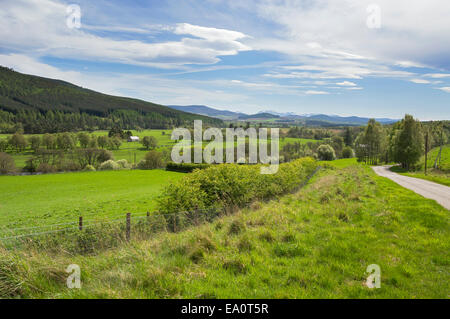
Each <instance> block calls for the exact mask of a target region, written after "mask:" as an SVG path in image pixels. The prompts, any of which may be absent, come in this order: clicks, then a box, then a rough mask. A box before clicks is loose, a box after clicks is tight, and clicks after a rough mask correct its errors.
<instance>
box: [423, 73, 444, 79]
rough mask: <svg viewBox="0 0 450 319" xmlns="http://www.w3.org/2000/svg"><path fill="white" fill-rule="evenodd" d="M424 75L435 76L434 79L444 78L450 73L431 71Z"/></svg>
mask: <svg viewBox="0 0 450 319" xmlns="http://www.w3.org/2000/svg"><path fill="white" fill-rule="evenodd" d="M424 76H426V77H428V78H433V79H443V78H448V77H450V74H447V73H430V74H425V75H424Z"/></svg>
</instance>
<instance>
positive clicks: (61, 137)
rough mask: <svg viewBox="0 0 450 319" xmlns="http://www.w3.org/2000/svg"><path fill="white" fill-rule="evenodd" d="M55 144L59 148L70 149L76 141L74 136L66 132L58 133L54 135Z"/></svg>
mask: <svg viewBox="0 0 450 319" xmlns="http://www.w3.org/2000/svg"><path fill="white" fill-rule="evenodd" d="M56 145H57V146H58V148H59V149H60V150H64V151H67V150H72V149H74V148H75V145H76V141H75V139H74V136H73V135H72V134H70V133H68V132H65V133H61V134H58V136H57V137H56Z"/></svg>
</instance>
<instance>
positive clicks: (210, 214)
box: [0, 207, 226, 251]
mask: <svg viewBox="0 0 450 319" xmlns="http://www.w3.org/2000/svg"><path fill="white" fill-rule="evenodd" d="M224 213H226V210H225V209H223V208H220V207H215V208H208V209H197V210H194V211H183V212H177V213H172V214H159V213H156V212H153V213H150V212H146V213H136V214H131V213H126V214H122V217H121V218H114V217H117V216H113V217H112V218H111V217H109V218H106V219H102V220H95V219H93V220H84V219H83V217H84V216H79V218H78V220H77V221H74V222H64V223H56V224H50V225H42V226H29V227H18V228H7V229H1V230H0V245H1V246H3V247H5V248H16V247H18V246H23V245H26V246H30V245H31V246H35V247H42V248H44V247H45V248H49V247H50V248H52V247H53V248H56V247H59V248H62V247H63V248H64V249H65V250H66V249H67V246H73V245H75V246H76V247H75V246H73V247H68V248H69V250H73V251H79V250H80V248H82V250H86V245H88V246H91V247H90V248H91V249H92V248H99V246H101V248H110V247H112V246H114V245H116V244H118V243H119V242H128V241H130V240H131V239H132V238H136V239H144V238H149V237H151V236H153V235H155V234H157V233H160V232H178V231H181V230H184V229H186V228H187V227H189V226H194V225H200V224H202V223H205V222H211V221H212V220H214V219H215V218H216V217H218V216H222V215H223V214H224ZM89 241H90V242H89ZM80 245H81V246H83V247H80Z"/></svg>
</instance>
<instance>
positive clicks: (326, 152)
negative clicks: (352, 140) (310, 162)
mask: <svg viewBox="0 0 450 319" xmlns="http://www.w3.org/2000/svg"><path fill="white" fill-rule="evenodd" d="M317 155H318V156H319V159H320V160H322V161H332V160H334V159H335V158H336V154H335V152H334V149H333V147H332V146H331V145H328V144H322V145H320V146H319V148H318V149H317Z"/></svg>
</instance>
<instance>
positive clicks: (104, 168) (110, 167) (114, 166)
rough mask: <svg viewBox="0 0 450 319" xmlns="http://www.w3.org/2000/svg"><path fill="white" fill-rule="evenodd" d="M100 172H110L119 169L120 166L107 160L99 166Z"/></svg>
mask: <svg viewBox="0 0 450 319" xmlns="http://www.w3.org/2000/svg"><path fill="white" fill-rule="evenodd" d="M98 169H99V170H101V171H111V170H118V169H120V165H119V164H117V163H116V162H114V161H113V160H108V161H106V162H103V163H101V164H100V167H99V168H98Z"/></svg>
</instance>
